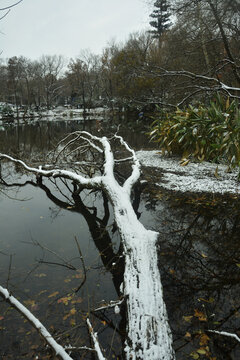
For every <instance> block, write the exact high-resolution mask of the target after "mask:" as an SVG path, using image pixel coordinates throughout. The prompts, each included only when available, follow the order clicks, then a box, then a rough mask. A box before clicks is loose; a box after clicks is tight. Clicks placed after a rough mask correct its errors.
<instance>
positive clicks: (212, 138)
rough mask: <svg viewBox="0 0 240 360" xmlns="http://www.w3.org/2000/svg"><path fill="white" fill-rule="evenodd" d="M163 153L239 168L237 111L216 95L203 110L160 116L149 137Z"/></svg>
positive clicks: (239, 116) (239, 119)
mask: <svg viewBox="0 0 240 360" xmlns="http://www.w3.org/2000/svg"><path fill="white" fill-rule="evenodd" d="M149 136H150V138H151V140H153V141H156V142H157V143H158V144H159V147H160V148H161V150H162V151H163V153H169V154H177V155H181V156H182V157H183V158H191V157H194V158H196V159H198V160H200V161H203V160H208V161H212V162H216V163H225V164H227V165H228V166H229V167H235V166H240V109H239V104H238V101H237V100H233V101H231V102H230V100H229V99H227V100H225V99H223V98H222V97H220V96H217V97H216V98H215V99H214V100H213V101H211V102H210V105H209V106H207V107H205V106H203V105H201V104H200V105H199V106H198V107H193V106H189V107H188V108H186V109H185V110H180V109H177V110H176V111H175V112H174V113H160V115H159V117H158V118H157V119H156V120H155V121H154V122H153V124H152V131H151V132H150V134H149Z"/></svg>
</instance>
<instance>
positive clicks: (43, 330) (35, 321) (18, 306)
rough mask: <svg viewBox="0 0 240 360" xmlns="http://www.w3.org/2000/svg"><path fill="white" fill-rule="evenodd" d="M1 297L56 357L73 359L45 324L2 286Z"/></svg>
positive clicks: (67, 359) (0, 288)
mask: <svg viewBox="0 0 240 360" xmlns="http://www.w3.org/2000/svg"><path fill="white" fill-rule="evenodd" d="M0 296H1V297H2V298H3V299H4V300H5V301H7V302H8V303H9V304H10V305H11V306H12V307H14V308H15V309H16V310H17V311H18V312H19V313H20V314H21V315H23V316H24V317H25V318H26V319H27V320H28V321H29V322H30V323H31V324H32V325H33V326H34V328H35V329H36V330H37V331H38V332H39V333H40V335H41V336H42V337H43V338H44V340H45V341H46V342H47V344H48V345H49V346H50V347H51V349H53V350H54V352H55V353H56V356H58V357H60V358H61V359H62V360H72V358H71V357H70V356H69V355H68V354H67V353H66V351H65V349H64V348H63V347H62V346H61V345H59V344H58V343H57V342H56V341H55V340H54V338H53V337H52V335H51V334H50V333H49V332H48V330H47V329H46V328H45V327H44V326H43V324H42V323H41V322H40V321H39V320H38V319H37V318H36V317H35V316H34V315H33V314H32V313H31V312H30V311H29V310H28V309H27V308H26V307H25V306H24V305H23V304H21V303H20V302H19V301H18V300H17V299H16V298H15V297H14V296H12V295H11V294H10V293H9V291H8V290H7V289H5V288H3V287H2V286H0Z"/></svg>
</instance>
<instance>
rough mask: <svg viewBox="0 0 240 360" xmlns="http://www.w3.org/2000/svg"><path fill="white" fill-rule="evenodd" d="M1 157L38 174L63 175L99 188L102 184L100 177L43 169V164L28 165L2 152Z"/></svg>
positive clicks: (90, 186)
mask: <svg viewBox="0 0 240 360" xmlns="http://www.w3.org/2000/svg"><path fill="white" fill-rule="evenodd" d="M0 159H6V160H9V161H12V162H14V163H16V164H20V165H22V166H23V168H24V169H26V170H27V171H29V172H31V173H34V174H36V175H40V176H45V177H53V178H57V177H62V178H65V179H70V180H73V181H76V182H77V183H79V184H81V185H84V186H86V188H93V187H95V188H97V187H99V186H100V180H101V178H100V177H94V178H92V179H89V178H85V177H84V176H82V175H79V174H77V173H75V172H72V171H69V170H63V169H52V170H43V169H42V167H41V166H40V167H39V168H34V167H31V166H28V165H27V164H26V163H25V162H24V161H22V160H18V159H15V158H13V157H11V156H9V155H6V154H1V153H0Z"/></svg>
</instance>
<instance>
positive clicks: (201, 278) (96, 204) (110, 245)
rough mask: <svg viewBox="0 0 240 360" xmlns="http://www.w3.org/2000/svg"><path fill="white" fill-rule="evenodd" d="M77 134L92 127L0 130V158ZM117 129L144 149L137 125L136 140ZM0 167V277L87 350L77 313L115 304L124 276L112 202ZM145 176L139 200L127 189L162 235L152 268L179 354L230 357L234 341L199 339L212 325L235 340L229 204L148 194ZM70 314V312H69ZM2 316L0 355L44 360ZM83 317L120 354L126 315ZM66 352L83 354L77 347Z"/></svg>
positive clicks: (233, 225)
mask: <svg viewBox="0 0 240 360" xmlns="http://www.w3.org/2000/svg"><path fill="white" fill-rule="evenodd" d="M116 127H117V124H116V122H114V121H112V122H104V123H103V124H102V128H103V130H101V131H103V132H105V131H107V132H108V133H109V132H114V131H116ZM83 129H85V130H88V131H91V132H93V133H98V134H99V128H98V126H97V124H96V122H94V121H90V122H85V123H83V122H77V121H71V122H68V121H66V122H64V121H59V122H54V123H53V122H52V123H50V122H47V121H46V122H39V123H35V124H27V125H24V126H19V127H13V126H12V127H8V128H7V129H6V130H5V131H2V132H1V133H0V151H5V152H8V153H9V152H11V153H14V154H17V155H18V156H21V157H23V158H25V159H28V160H31V161H34V160H35V161H39V158H40V157H42V158H44V157H45V156H46V153H47V152H48V151H49V150H51V149H52V147H53V146H54V144H56V143H57V141H58V139H60V138H61V137H63V136H64V134H65V133H66V132H69V131H74V130H83ZM121 131H122V135H124V137H125V138H126V139H127V141H128V142H129V143H130V144H131V145H132V146H134V147H135V148H137V149H139V148H141V147H148V146H149V144H148V143H147V141H146V138H145V136H144V130H143V133H140V135H139V132H137V131H135V132H134V131H133V130H129V128H128V127H127V126H126V127H124V124H123V129H122V130H121ZM2 171H3V172H4V179H5V180H6V182H7V183H4V182H3V183H2V185H0V186H1V188H0V191H1V192H0V223H1V237H0V280H1V282H2V283H3V285H4V284H6V283H8V285H9V287H10V288H11V289H12V290H13V291H14V294H16V295H18V296H19V297H20V298H21V299H24V300H25V302H26V304H27V305H28V306H29V307H30V308H31V309H32V310H33V311H34V313H35V314H36V315H37V316H39V317H40V318H41V320H42V321H43V322H44V324H46V326H48V327H49V329H50V331H51V332H52V333H53V334H55V335H56V336H59V337H60V339H61V341H62V342H63V343H68V342H70V343H71V344H72V345H77V346H81V345H88V342H89V338H88V333H87V330H86V327H85V317H86V314H87V313H88V312H90V310H91V309H93V308H94V307H95V306H98V305H99V304H102V303H104V302H102V300H103V299H104V300H105V301H109V300H112V299H117V298H118V295H119V285H120V283H121V281H122V271H123V265H122V263H121V261H122V258H121V248H120V247H119V238H118V234H117V232H116V231H115V227H114V223H113V218H112V214H111V207H110V206H109V204H108V202H107V200H106V198H105V197H104V196H103V194H102V193H91V194H89V192H86V191H78V190H79V189H77V188H75V187H74V186H73V185H72V184H71V183H60V182H59V180H58V181H57V182H56V183H51V182H44V183H41V182H40V181H38V182H36V179H35V178H34V177H33V178H32V179H31V180H30V181H29V177H26V175H25V174H24V172H23V171H22V169H20V168H19V167H18V166H16V165H10V166H9V165H8V167H6V166H5V165H4V168H3V169H2ZM144 177H145V178H149V184H148V186H147V187H146V189H145V192H144V197H143V198H142V199H141V202H140V198H139V192H137V193H136V194H135V195H136V196H135V201H134V206H135V209H136V211H138V216H141V221H142V222H143V223H144V225H145V226H147V227H148V228H152V229H154V230H158V231H159V232H160V237H159V267H160V269H161V273H162V281H163V286H164V295H165V301H166V304H167V308H168V314H169V318H170V323H171V327H172V329H173V334H174V346H175V349H176V353H177V359H178V360H186V359H200V360H201V359H209V360H215V359H218V360H227V359H232V360H237V359H239V358H240V348H239V344H238V343H237V342H236V341H235V340H234V339H229V338H225V337H221V336H217V335H213V334H210V333H208V330H209V329H216V330H225V331H229V332H232V333H236V334H238V335H240V334H239V329H240V313H239V310H240V300H239V299H240V296H239V295H240V294H239V290H240V289H239V281H240V238H239V234H240V231H239V230H240V209H239V199H234V198H233V197H230V196H228V197H223V196H221V197H217V196H209V195H206V196H204V195H193V194H188V195H180V194H177V193H171V192H167V191H165V190H164V191H163V190H158V189H156V188H154V187H153V185H151V184H154V183H155V179H154V176H153V175H152V174H150V173H149V169H148V170H147V171H145V172H144ZM156 182H158V181H156ZM20 183H21V184H22V185H21V186H20ZM10 184H11V186H9V185H10ZM153 190H154V191H153ZM16 199H18V200H16ZM75 238H76V239H77V242H76V241H75ZM77 244H79V247H80V252H79V248H78V245H77ZM49 250H50V251H49ZM81 253H82V254H83V259H84V264H83V262H82V261H81ZM56 255H57V256H56ZM56 263H57V264H56ZM66 265H69V266H66ZM71 266H72V268H71ZM79 288H80V289H79ZM76 290H78V291H77V292H76ZM59 300H60V301H59ZM2 309H3V310H2ZM72 309H76V310H77V312H76V313H74V311H72V314H71V313H70V312H71V310H72ZM0 311H1V313H0V317H1V316H3V317H4V319H2V320H0V334H1V338H0V344H1V346H0V348H1V350H0V358H1V357H2V358H3V359H16V354H18V357H17V358H18V359H30V358H32V357H34V356H35V355H36V354H41V356H42V357H41V358H44V356H45V358H51V357H50V355H49V357H47V356H48V354H47V352H46V350H45V349H44V346H43V344H42V343H41V341H40V340H39V339H38V335H37V334H35V333H34V331H32V329H31V328H30V327H28V325H27V324H24V323H23V321H22V319H21V318H20V317H19V316H18V315H17V314H15V312H14V311H10V310H9V309H8V307H7V305H6V304H3V303H1V310H0ZM69 314H70V315H69ZM92 316H93V325H94V327H95V329H96V331H99V333H100V341H101V344H102V345H103V347H104V348H105V349H107V357H108V358H113V356H115V358H117V357H118V358H119V359H120V358H121V357H122V342H123V339H124V319H122V318H121V317H120V315H117V314H114V311H113V310H111V311H106V312H104V313H96V314H94V315H93V314H92ZM10 320H11V321H10ZM23 334H24V335H23ZM110 347H111V351H110ZM75 356H76V358H83V359H88V358H92V355H91V354H88V353H80V352H79V353H78V352H76V353H75Z"/></svg>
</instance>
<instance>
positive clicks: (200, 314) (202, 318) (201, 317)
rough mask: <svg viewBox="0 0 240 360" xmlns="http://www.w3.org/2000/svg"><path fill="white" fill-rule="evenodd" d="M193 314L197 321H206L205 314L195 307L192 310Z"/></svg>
mask: <svg viewBox="0 0 240 360" xmlns="http://www.w3.org/2000/svg"><path fill="white" fill-rule="evenodd" d="M194 316H196V317H197V318H198V320H199V321H207V318H206V315H205V314H204V313H203V312H201V311H199V310H197V309H195V310H194Z"/></svg>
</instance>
